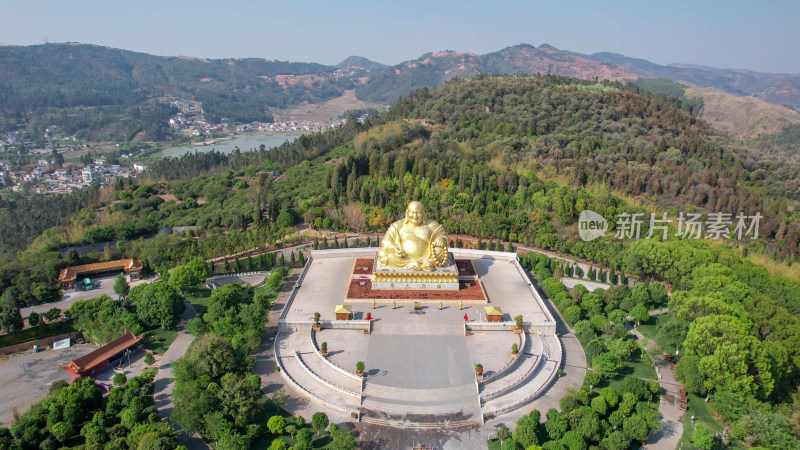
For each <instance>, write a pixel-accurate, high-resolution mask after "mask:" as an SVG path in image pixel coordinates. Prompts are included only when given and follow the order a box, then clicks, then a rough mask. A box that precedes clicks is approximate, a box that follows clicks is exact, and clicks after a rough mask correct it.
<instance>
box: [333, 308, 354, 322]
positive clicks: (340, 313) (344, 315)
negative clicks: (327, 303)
mask: <svg viewBox="0 0 800 450" xmlns="http://www.w3.org/2000/svg"><path fill="white" fill-rule="evenodd" d="M352 310H353V307H352V306H350V305H336V308H335V309H334V313H336V320H350V312H351V311H352Z"/></svg>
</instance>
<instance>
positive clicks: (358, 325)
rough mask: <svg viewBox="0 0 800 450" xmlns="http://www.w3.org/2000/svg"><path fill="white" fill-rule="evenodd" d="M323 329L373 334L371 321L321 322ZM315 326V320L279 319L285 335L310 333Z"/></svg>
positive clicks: (279, 324) (279, 325)
mask: <svg viewBox="0 0 800 450" xmlns="http://www.w3.org/2000/svg"><path fill="white" fill-rule="evenodd" d="M319 323H320V325H321V326H322V328H328V329H333V330H366V331H367V332H368V333H372V321H371V320H320V321H319ZM313 326H314V321H313V320H309V319H306V320H286V319H278V329H279V331H281V332H284V333H293V332H295V331H308V330H311V329H312V328H313Z"/></svg>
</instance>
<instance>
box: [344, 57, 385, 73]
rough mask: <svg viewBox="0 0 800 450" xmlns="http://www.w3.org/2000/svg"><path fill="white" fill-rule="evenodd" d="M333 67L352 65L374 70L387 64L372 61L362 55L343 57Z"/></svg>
mask: <svg viewBox="0 0 800 450" xmlns="http://www.w3.org/2000/svg"><path fill="white" fill-rule="evenodd" d="M335 67H336V68H337V69H344V68H346V67H354V68H358V69H365V70H375V69H383V68H386V67H389V66H387V65H386V64H381V63H379V62H377V61H372V60H371V59H367V58H364V57H363V56H348V57H347V58H345V59H344V61H342V62H340V63H339V64H337V65H336V66H335Z"/></svg>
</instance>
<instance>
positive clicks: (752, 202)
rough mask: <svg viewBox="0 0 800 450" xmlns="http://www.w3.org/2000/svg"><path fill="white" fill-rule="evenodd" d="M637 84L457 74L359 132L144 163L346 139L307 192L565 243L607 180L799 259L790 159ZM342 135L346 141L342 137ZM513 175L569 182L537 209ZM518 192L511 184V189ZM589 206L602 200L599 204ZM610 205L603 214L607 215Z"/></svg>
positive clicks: (155, 170)
mask: <svg viewBox="0 0 800 450" xmlns="http://www.w3.org/2000/svg"><path fill="white" fill-rule="evenodd" d="M637 91H638V89H637V88H636V87H635V86H631V85H626V84H622V83H611V82H602V83H596V82H590V81H580V80H576V79H573V78H564V77H553V76H547V77H493V76H478V77H475V78H472V79H469V80H454V81H451V82H450V83H448V84H447V85H445V86H444V87H443V88H441V89H438V90H428V89H421V90H418V91H416V92H415V93H413V94H412V95H411V96H410V97H409V98H407V99H403V100H401V101H399V102H398V103H396V104H395V105H394V106H393V107H392V108H390V110H389V111H387V112H386V113H384V114H382V115H381V116H380V117H379V118H373V119H370V121H368V122H367V123H368V124H385V125H382V126H383V127H385V128H374V129H372V130H369V131H366V132H365V133H364V134H363V135H358V136H356V131H355V130H356V128H358V127H347V128H345V129H342V130H338V131H336V132H331V133H324V134H315V135H311V136H305V137H303V138H301V139H298V140H297V141H296V142H295V143H294V144H292V145H285V146H283V147H281V148H279V149H277V150H274V151H270V152H257V153H252V154H248V153H242V154H237V155H234V156H231V157H224V156H222V155H217V156H213V155H208V156H202V155H200V156H198V155H193V156H187V157H185V158H184V159H181V160H169V161H163V162H161V163H159V164H157V165H155V166H152V167H151V176H152V177H153V179H162V178H166V179H174V178H190V177H192V176H196V175H198V174H201V173H206V171H209V170H214V169H213V167H209V162H210V161H211V160H212V159H214V160H215V161H214V163H213V165H214V166H221V167H224V168H225V170H227V169H228V168H233V169H242V168H244V167H247V165H250V164H254V163H256V164H257V163H260V161H262V160H264V159H266V158H270V160H271V161H272V162H274V163H279V164H282V165H284V167H290V166H293V165H296V164H299V163H300V162H302V161H303V160H311V161H313V160H315V159H316V158H323V159H324V158H331V157H332V155H339V156H341V155H342V154H341V150H339V151H338V152H336V151H334V150H333V149H335V148H342V147H341V146H342V145H344V148H347V149H351V150H350V153H347V154H346V155H347V158H346V159H344V160H343V161H342V162H341V163H340V164H339V165H338V166H337V167H338V169H337V170H336V171H334V172H333V173H332V174H331V173H329V174H328V180H327V182H326V184H325V185H324V186H322V185H319V186H317V185H315V184H314V183H309V184H308V185H304V184H298V185H295V188H296V189H299V190H301V191H302V192H303V195H304V196H306V197H308V198H309V199H310V200H308V201H309V203H310V204H319V206H321V207H329V206H330V203H331V202H332V203H333V204H334V205H337V206H342V205H344V204H346V203H348V202H351V201H352V202H363V203H364V204H368V205H373V206H377V207H379V208H381V210H380V211H383V213H382V214H386V215H390V216H395V215H397V214H399V213H400V212H401V211H402V206H401V205H402V202H403V199H404V196H408V197H419V196H421V197H422V198H426V199H427V200H428V201H429V202H430V204H431V207H432V208H433V211H434V212H435V214H436V215H437V216H438V217H440V218H441V220H443V221H444V222H446V226H447V227H448V229H451V230H453V231H456V232H464V233H467V234H471V235H478V236H501V237H504V238H505V237H511V236H513V238H514V240H518V241H520V242H528V243H535V244H539V245H542V246H545V247H552V246H554V245H556V243H557V242H560V243H559V244H558V245H559V246H560V247H559V249H561V250H568V249H569V246H570V245H571V244H570V242H576V241H577V233H576V231H575V228H574V227H575V223H576V220H577V215H578V214H579V213H580V210H582V209H583V207H584V206H586V205H587V204H588V203H587V200H586V198H585V197H586V196H588V195H589V194H588V192H586V191H592V192H598V191H607V192H612V193H615V194H617V195H622V196H624V197H625V198H628V199H631V200H632V201H633V202H634V204H641V205H643V206H645V207H647V208H651V207H656V208H658V209H661V210H668V211H669V212H670V216H671V217H673V218H674V217H676V216H677V214H678V213H679V212H684V213H691V212H694V211H695V210H699V211H705V212H720V213H726V214H732V215H734V216H735V215H736V214H737V213H739V212H744V213H746V214H748V215H754V214H756V213H760V214H761V215H762V216H763V218H762V219H761V222H760V230H759V233H760V236H761V237H762V239H759V240H755V241H752V242H750V241H746V242H747V243H748V248H749V249H750V250H748V251H754V252H763V253H767V254H768V255H769V256H772V257H774V258H775V259H777V260H779V261H784V260H786V261H794V260H796V259H797V252H798V242H800V225H799V224H800V221H798V217H797V212H796V211H797V209H796V205H797V202H798V199H800V185H798V183H797V181H796V180H797V179H798V177H800V174H798V171H800V169H799V168H798V166H797V165H796V164H794V165H792V163H791V162H790V161H784V163H783V164H780V165H777V164H774V161H773V160H772V159H771V157H770V156H769V155H767V156H763V155H762V154H760V153H757V152H753V151H750V150H747V149H745V148H743V147H739V146H737V145H736V144H734V143H733V142H731V141H730V140H728V139H727V138H724V137H720V136H716V135H714V134H713V132H712V130H711V128H710V126H709V125H708V124H707V123H705V122H703V121H702V120H700V119H697V118H695V117H693V116H691V115H690V114H688V113H686V112H684V111H682V110H681V108H680V107H681V105H680V101H679V100H676V99H668V98H666V97H664V96H659V97H657V96H653V95H652V94H649V93H646V92H642V93H640V92H637ZM659 98H660V99H659ZM349 139H354V141H352V142H351V143H350V144H347V142H348V140H349ZM331 152H333V153H331ZM194 167H197V169H194ZM315 170H317V171H322V170H323V168H319V169H315ZM406 172H409V174H410V176H411V178H408V177H407V176H405V175H404V174H405V173H406ZM524 174H531V175H533V174H539V176H544V177H545V178H550V179H553V180H557V181H558V182H559V183H563V184H568V185H570V186H572V187H573V188H575V189H578V191H577V192H576V191H570V193H569V194H565V196H564V197H563V198H560V199H558V200H557V201H556V203H555V204H552V205H550V207H552V208H553V209H552V210H551V211H550V212H549V213H548V214H547V215H544V216H540V215H538V214H534V215H533V216H532V215H531V213H532V210H529V209H528V207H519V208H516V207H512V205H516V204H518V202H520V201H521V202H531V201H533V200H531V198H530V197H529V196H528V194H529V193H527V192H528V191H527V190H522V191H519V189H520V187H521V186H522V187H524V185H525V184H530V183H534V182H533V181H532V178H530V177H526V176H525V175H524ZM315 178H317V179H321V175H320V174H319V173H317V174H316V175H315ZM409 183H410V185H409ZM279 184H280V183H279ZM290 184H291V183H290ZM287 189H288V188H287ZM519 193H523V194H521V195H522V197H521V198H520V199H519V200H514V198H515V196H517V195H518V194H519ZM398 194H399V195H400V197H398ZM428 196H429V197H428ZM582 198H583V199H582ZM550 201H555V200H548V202H550ZM604 201H605V200H604ZM607 201H608V202H611V200H607ZM533 203H534V204H535V203H536V201H533ZM609 204H613V202H611V203H609ZM647 205H649V206H647ZM288 206H291V205H288ZM596 207H597V208H600V209H601V210H603V211H605V210H606V209H607V208H608V205H602V206H601V205H598V206H596ZM534 209H535V208H534ZM614 211H615V210H613V209H612V210H611V211H609V213H608V214H609V216H608V217H607V218H608V219H609V220H611V221H612V222H615V221H616V216H615V214H616V213H615V212H614ZM648 216H649V215H648ZM487 217H491V218H492V219H491V220H489V219H487ZM548 219H554V221H553V223H554V225H553V228H548V227H547V226H542V225H543V223H545V222H547V220H548ZM542 221H544V222H542ZM764 237H766V238H767V239H766V240H765V239H763V238H764ZM576 243H577V244H579V247H581V248H590V247H592V245H593V244H591V243H590V244H586V243H582V242H576ZM582 251H583V250H580V251H579V253H580V252H582ZM579 256H589V257H592V258H602V259H603V260H604V262H608V263H609V264H612V261H611V260H610V258H614V256H613V252H611V253H608V254H604V252H599V251H597V252H595V251H593V252H590V253H587V254H585V255H579Z"/></svg>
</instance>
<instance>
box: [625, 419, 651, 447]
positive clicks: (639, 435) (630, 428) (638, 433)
mask: <svg viewBox="0 0 800 450" xmlns="http://www.w3.org/2000/svg"><path fill="white" fill-rule="evenodd" d="M622 432H623V433H625V436H627V437H629V438H630V439H631V440H634V441H639V442H644V441H645V440H647V435H648V434H649V433H650V429H649V428H648V427H647V422H645V421H644V419H642V418H641V417H639V415H638V414H634V415H632V416H630V417H628V418H627V419H625V421H624V422H623V423H622Z"/></svg>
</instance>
